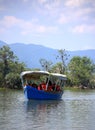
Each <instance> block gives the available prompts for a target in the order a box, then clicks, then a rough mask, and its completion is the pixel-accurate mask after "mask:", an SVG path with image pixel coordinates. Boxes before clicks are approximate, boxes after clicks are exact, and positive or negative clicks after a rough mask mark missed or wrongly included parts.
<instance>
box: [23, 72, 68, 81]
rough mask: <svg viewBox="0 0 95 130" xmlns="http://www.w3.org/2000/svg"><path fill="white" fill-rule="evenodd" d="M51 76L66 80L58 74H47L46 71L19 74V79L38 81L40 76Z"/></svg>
mask: <svg viewBox="0 0 95 130" xmlns="http://www.w3.org/2000/svg"><path fill="white" fill-rule="evenodd" d="M49 75H50V76H52V77H56V78H59V79H62V80H66V75H62V74H59V73H49V72H47V71H24V72H22V73H21V78H29V79H30V78H35V79H38V78H40V77H41V76H49Z"/></svg>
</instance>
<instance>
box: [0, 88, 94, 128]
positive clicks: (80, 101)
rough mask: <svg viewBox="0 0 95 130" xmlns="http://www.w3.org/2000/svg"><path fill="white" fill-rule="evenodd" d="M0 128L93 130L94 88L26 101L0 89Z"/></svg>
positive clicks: (16, 93)
mask: <svg viewBox="0 0 95 130" xmlns="http://www.w3.org/2000/svg"><path fill="white" fill-rule="evenodd" d="M0 130H95V90H93V91H88V90H86V91H85V90H84V91H79V92H72V91H70V90H65V91H64V94H63V97H62V100H60V101H51V100H50V101H35V100H31V101H27V100H26V99H25V98H24V95H23V91H15V90H11V91H10V90H5V91H0Z"/></svg>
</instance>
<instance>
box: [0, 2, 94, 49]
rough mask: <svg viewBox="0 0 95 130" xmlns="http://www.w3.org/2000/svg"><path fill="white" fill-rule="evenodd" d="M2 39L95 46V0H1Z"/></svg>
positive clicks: (58, 46)
mask: <svg viewBox="0 0 95 130" xmlns="http://www.w3.org/2000/svg"><path fill="white" fill-rule="evenodd" d="M0 40H1V41H4V42H6V43H8V44H12V43H25V44H31V43H32V44H37V45H43V46H46V47H50V48H53V49H65V50H71V51H73V50H86V49H95V0H0Z"/></svg>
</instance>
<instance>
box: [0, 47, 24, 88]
mask: <svg viewBox="0 0 95 130" xmlns="http://www.w3.org/2000/svg"><path fill="white" fill-rule="evenodd" d="M24 69H25V65H24V63H19V61H18V58H17V56H15V55H14V53H13V51H11V49H10V48H9V47H8V46H3V47H2V48H0V83H1V84H0V87H2V86H4V87H6V85H7V86H8V84H7V79H8V78H6V77H8V75H9V74H10V73H14V75H17V74H20V73H21V72H22V71H23V70H24ZM9 78H11V77H9ZM13 78H15V76H13ZM15 79H16V78H15ZM11 81H12V80H11ZM13 81H14V80H13ZM10 87H11V86H10Z"/></svg>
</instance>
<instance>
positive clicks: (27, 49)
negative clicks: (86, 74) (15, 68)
mask: <svg viewBox="0 0 95 130" xmlns="http://www.w3.org/2000/svg"><path fill="white" fill-rule="evenodd" d="M3 45H8V46H9V47H10V49H11V50H12V51H13V52H14V54H15V55H16V56H17V57H18V58H19V61H21V62H24V63H25V64H26V66H27V67H28V68H41V65H40V62H39V60H40V59H46V60H47V61H52V63H54V64H55V63H57V62H58V60H57V59H56V56H57V55H58V49H52V48H48V47H45V46H42V45H35V44H32V43H31V44H24V43H12V44H7V43H5V42H3V41H0V47H2V46H3ZM66 54H67V55H69V57H68V62H69V61H70V59H71V58H72V57H74V56H81V57H82V56H86V57H88V58H90V59H91V60H92V61H93V62H94V61H95V49H89V50H77V51H67V50H66Z"/></svg>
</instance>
